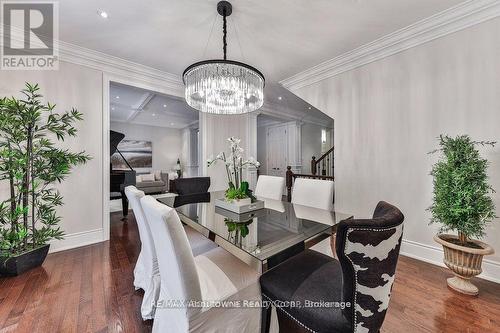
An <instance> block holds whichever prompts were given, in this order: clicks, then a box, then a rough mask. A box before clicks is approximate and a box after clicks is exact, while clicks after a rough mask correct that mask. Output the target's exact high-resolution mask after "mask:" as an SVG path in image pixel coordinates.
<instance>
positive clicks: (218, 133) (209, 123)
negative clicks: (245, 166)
mask: <svg viewBox="0 0 500 333" xmlns="http://www.w3.org/2000/svg"><path fill="white" fill-rule="evenodd" d="M256 135H257V115H256V114H252V113H250V114H244V115H212V114H207V113H200V140H201V161H200V164H201V168H200V169H201V174H202V175H204V176H209V177H210V178H211V179H210V180H211V185H210V190H211V191H219V190H225V189H227V184H228V181H227V173H226V169H225V167H224V165H223V163H217V164H216V165H212V166H211V167H210V168H208V167H207V162H206V161H207V159H209V158H214V157H215V156H217V154H218V153H219V152H221V151H224V152H225V153H226V156H227V155H228V153H229V144H228V141H227V138H229V137H231V136H235V137H237V138H240V139H241V147H242V148H243V149H245V151H244V153H243V155H244V158H248V157H250V156H252V157H254V158H256V153H257V137H256ZM247 180H248V182H249V183H250V188H253V186H254V185H255V182H256V180H257V179H256V171H254V172H251V173H250V174H248V176H247Z"/></svg>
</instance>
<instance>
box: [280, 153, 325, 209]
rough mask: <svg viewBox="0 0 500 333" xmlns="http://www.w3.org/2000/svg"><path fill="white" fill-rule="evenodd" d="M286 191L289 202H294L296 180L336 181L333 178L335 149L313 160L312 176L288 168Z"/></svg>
mask: <svg viewBox="0 0 500 333" xmlns="http://www.w3.org/2000/svg"><path fill="white" fill-rule="evenodd" d="M286 169H287V171H286V190H287V199H288V201H291V200H292V187H293V183H294V181H295V179H296V178H308V179H322V180H330V181H334V177H333V171H334V170H333V147H332V148H330V149H328V150H327V151H326V152H325V153H324V154H323V155H322V156H321V157H320V158H319V159H316V157H315V156H313V157H312V160H311V174H299V173H294V172H293V171H292V167H291V166H287V167H286Z"/></svg>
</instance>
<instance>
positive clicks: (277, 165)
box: [267, 125, 288, 177]
mask: <svg viewBox="0 0 500 333" xmlns="http://www.w3.org/2000/svg"><path fill="white" fill-rule="evenodd" d="M286 152H287V139H286V125H283V126H275V127H269V128H268V131H267V173H268V174H269V175H270V176H278V177H285V173H286V166H287V163H288V161H287V155H286Z"/></svg>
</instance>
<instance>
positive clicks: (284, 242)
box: [157, 191, 352, 261]
mask: <svg viewBox="0 0 500 333" xmlns="http://www.w3.org/2000/svg"><path fill="white" fill-rule="evenodd" d="M223 197H224V191H217V192H209V193H201V194H191V195H179V196H175V197H165V198H158V199H157V200H158V201H160V202H161V203H163V204H166V205H167V206H169V207H173V208H175V209H176V210H177V212H178V214H179V215H180V217H181V220H182V221H183V222H186V219H187V220H188V221H189V222H191V223H192V224H194V226H195V227H201V229H202V230H203V229H205V230H206V231H208V232H210V233H213V234H215V235H217V236H219V237H221V238H223V239H225V240H227V241H228V242H230V243H231V244H234V245H235V246H236V247H238V248H240V249H241V250H243V251H245V252H246V253H248V254H250V255H251V256H253V257H255V258H256V259H258V260H260V261H264V260H267V259H269V258H270V257H272V256H275V255H278V254H279V253H280V252H282V251H286V250H287V249H289V248H291V247H293V246H295V245H297V244H299V243H304V242H305V241H306V240H308V239H311V238H314V237H315V236H319V235H321V234H323V233H328V232H329V233H331V231H332V229H333V227H334V226H335V225H336V224H337V223H339V222H340V221H342V220H345V219H348V218H350V217H352V216H351V215H347V214H343V213H339V212H335V211H329V210H322V209H317V208H312V207H308V206H302V205H297V204H292V203H290V202H286V201H277V200H271V199H265V198H258V199H259V200H262V201H264V206H265V208H263V209H260V210H256V211H252V212H249V213H244V214H236V213H233V212H231V211H228V210H225V209H222V208H220V207H217V206H216V205H215V201H216V199H219V198H223ZM191 223H189V224H191ZM198 230H199V228H198Z"/></svg>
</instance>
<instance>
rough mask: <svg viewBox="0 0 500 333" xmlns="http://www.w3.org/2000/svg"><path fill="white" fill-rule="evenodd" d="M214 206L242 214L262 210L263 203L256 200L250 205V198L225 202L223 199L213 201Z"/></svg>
mask: <svg viewBox="0 0 500 333" xmlns="http://www.w3.org/2000/svg"><path fill="white" fill-rule="evenodd" d="M215 206H217V207H220V208H223V209H227V210H229V211H231V212H235V213H238V214H242V213H248V212H251V211H253V210H257V209H262V208H264V201H261V200H257V201H256V202H254V203H252V199H250V198H246V199H241V200H233V201H226V199H225V198H222V199H216V200H215Z"/></svg>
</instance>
